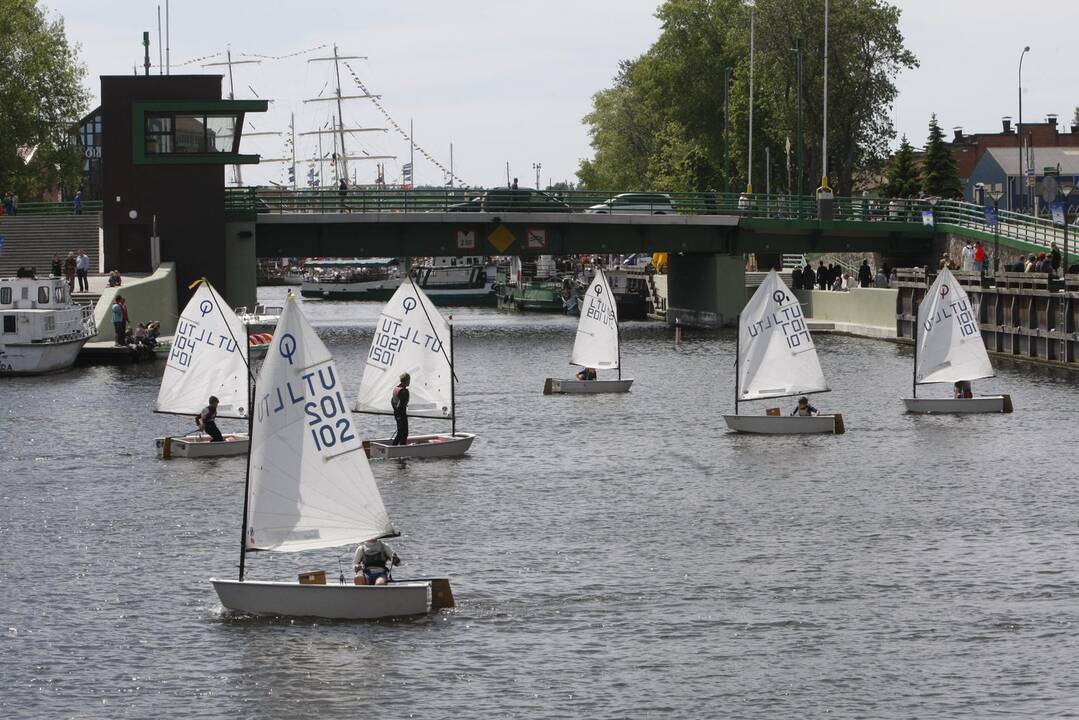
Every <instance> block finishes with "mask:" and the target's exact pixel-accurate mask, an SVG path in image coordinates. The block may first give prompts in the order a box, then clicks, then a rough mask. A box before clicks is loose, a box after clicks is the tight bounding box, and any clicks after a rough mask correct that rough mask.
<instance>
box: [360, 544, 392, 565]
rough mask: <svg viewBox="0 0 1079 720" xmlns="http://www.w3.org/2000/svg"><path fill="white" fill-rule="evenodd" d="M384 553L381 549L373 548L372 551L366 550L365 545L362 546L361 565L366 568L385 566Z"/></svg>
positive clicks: (385, 558)
mask: <svg viewBox="0 0 1079 720" xmlns="http://www.w3.org/2000/svg"><path fill="white" fill-rule="evenodd" d="M387 559H388V558H387V557H386V553H384V552H382V549H381V548H380V549H378V550H375V551H374V552H368V550H367V547H366V546H364V548H363V566H364V567H366V568H376V567H380V568H384V567H386V560H387Z"/></svg>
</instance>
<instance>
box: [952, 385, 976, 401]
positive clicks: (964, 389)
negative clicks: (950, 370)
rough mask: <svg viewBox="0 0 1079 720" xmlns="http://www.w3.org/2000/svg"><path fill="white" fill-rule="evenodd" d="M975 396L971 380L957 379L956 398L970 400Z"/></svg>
mask: <svg viewBox="0 0 1079 720" xmlns="http://www.w3.org/2000/svg"><path fill="white" fill-rule="evenodd" d="M973 397H974V386H973V385H972V384H971V382H970V380H956V381H955V399H956V400H970V399H971V398H973Z"/></svg>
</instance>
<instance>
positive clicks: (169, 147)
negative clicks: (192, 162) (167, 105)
mask: <svg viewBox="0 0 1079 720" xmlns="http://www.w3.org/2000/svg"><path fill="white" fill-rule="evenodd" d="M236 124H237V116H236V115H234V114H223V115H205V114H201V113H200V114H190V113H149V114H147V115H146V131H145V137H146V154H147V155H173V154H175V155H181V154H184V155H189V154H197V155H201V154H206V153H219V152H222V153H232V152H238V149H237V148H236V145H237V144H238V143H237V140H238V138H237V136H236V130H235V128H236Z"/></svg>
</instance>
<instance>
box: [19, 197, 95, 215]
mask: <svg viewBox="0 0 1079 720" xmlns="http://www.w3.org/2000/svg"><path fill="white" fill-rule="evenodd" d="M99 212H101V201H100V200H85V201H83V203H82V214H83V215H92V214H94V213H99ZM74 214H75V203H73V202H71V201H70V200H67V201H65V202H20V203H19V207H18V209H17V211H16V213H15V217H22V216H24V215H74ZM4 217H11V216H9V215H4Z"/></svg>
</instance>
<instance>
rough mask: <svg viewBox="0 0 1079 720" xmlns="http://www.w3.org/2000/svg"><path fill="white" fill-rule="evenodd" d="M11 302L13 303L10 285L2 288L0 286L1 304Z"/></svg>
mask: <svg viewBox="0 0 1079 720" xmlns="http://www.w3.org/2000/svg"><path fill="white" fill-rule="evenodd" d="M10 304H11V288H10V287H2V288H0V305H10Z"/></svg>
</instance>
